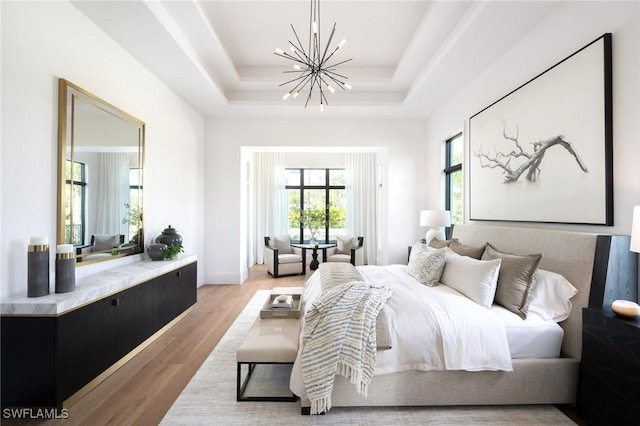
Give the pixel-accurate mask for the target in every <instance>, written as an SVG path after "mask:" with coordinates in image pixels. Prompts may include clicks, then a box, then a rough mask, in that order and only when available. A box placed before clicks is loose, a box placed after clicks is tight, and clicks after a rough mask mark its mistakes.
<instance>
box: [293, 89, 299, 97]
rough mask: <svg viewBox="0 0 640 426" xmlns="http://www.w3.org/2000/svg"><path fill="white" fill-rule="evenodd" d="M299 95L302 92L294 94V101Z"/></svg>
mask: <svg viewBox="0 0 640 426" xmlns="http://www.w3.org/2000/svg"><path fill="white" fill-rule="evenodd" d="M299 94H300V91H299V90H298V91H297V92H296V93H294V94H293V99H295V98H297V97H298V95H299Z"/></svg>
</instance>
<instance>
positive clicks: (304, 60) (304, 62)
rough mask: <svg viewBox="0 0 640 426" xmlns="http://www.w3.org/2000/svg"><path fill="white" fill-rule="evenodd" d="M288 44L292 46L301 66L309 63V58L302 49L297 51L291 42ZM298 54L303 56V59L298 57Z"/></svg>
mask: <svg viewBox="0 0 640 426" xmlns="http://www.w3.org/2000/svg"><path fill="white" fill-rule="evenodd" d="M289 44H290V45H291V46H293V48H294V53H295V54H296V56H297V57H298V58H299V59H300V61H302V63H303V64H307V65H308V64H309V62H311V58H309V57H308V56H307V52H305V51H304V49H298V47H297V46H296V45H295V44H293V43H291V41H289ZM300 52H302V54H303V55H304V58H303V57H302V56H300Z"/></svg>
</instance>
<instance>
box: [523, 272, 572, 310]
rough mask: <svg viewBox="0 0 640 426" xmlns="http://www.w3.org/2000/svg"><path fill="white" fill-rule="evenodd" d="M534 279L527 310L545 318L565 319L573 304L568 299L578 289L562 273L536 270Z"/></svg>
mask: <svg viewBox="0 0 640 426" xmlns="http://www.w3.org/2000/svg"><path fill="white" fill-rule="evenodd" d="M535 280H536V281H535V285H534V286H533V291H532V292H531V303H530V304H529V312H533V313H536V314H538V315H539V316H540V317H541V318H542V319H545V320H552V321H555V322H560V321H564V320H566V319H567V318H568V317H569V313H570V312H571V307H572V306H573V304H572V303H571V300H570V299H571V298H572V297H573V296H575V295H576V294H577V293H578V290H577V289H576V288H575V287H574V286H573V285H571V283H570V282H569V281H567V279H566V278H565V277H563V276H562V275H560V274H557V273H555V272H551V271H545V270H544V269H538V270H537V271H536V278H535Z"/></svg>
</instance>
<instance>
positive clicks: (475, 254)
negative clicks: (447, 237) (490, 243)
mask: <svg viewBox="0 0 640 426" xmlns="http://www.w3.org/2000/svg"><path fill="white" fill-rule="evenodd" d="M485 245H486V244H485ZM449 248H450V249H451V250H452V251H454V252H456V253H458V254H459V255H460V256H468V257H472V258H474V259H480V258H481V257H482V254H483V253H484V248H485V246H482V247H471V246H465V245H464V244H460V242H459V241H458V240H457V239H455V238H454V239H453V240H451V244H449Z"/></svg>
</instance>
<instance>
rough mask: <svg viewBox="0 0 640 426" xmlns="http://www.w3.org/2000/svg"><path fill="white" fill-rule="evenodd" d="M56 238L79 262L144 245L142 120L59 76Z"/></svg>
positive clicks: (117, 254)
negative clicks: (71, 247)
mask: <svg viewBox="0 0 640 426" xmlns="http://www.w3.org/2000/svg"><path fill="white" fill-rule="evenodd" d="M59 89H60V91H59V97H60V99H59V135H58V137H59V145H60V146H59V164H58V174H59V189H58V210H59V212H58V215H59V217H58V241H59V244H62V243H64V244H73V245H74V247H75V248H76V257H77V260H78V262H77V265H78V266H82V265H86V264H89V263H94V262H99V261H105V260H111V259H114V258H117V257H122V256H126V255H130V254H135V253H140V252H141V251H142V250H143V246H144V238H143V235H142V229H143V228H142V206H143V204H142V192H143V185H142V182H143V146H144V122H142V121H140V120H138V119H137V118H135V117H133V116H131V115H129V114H127V113H126V112H124V111H122V110H120V109H118V108H116V107H114V106H113V105H110V104H109V103H107V102H105V101H103V100H101V99H99V98H97V97H96V96H94V95H92V94H90V93H89V92H87V91H85V90H83V89H81V88H80V87H78V86H75V85H74V84H72V83H70V82H68V81H66V80H64V79H61V80H60V88H59Z"/></svg>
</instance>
